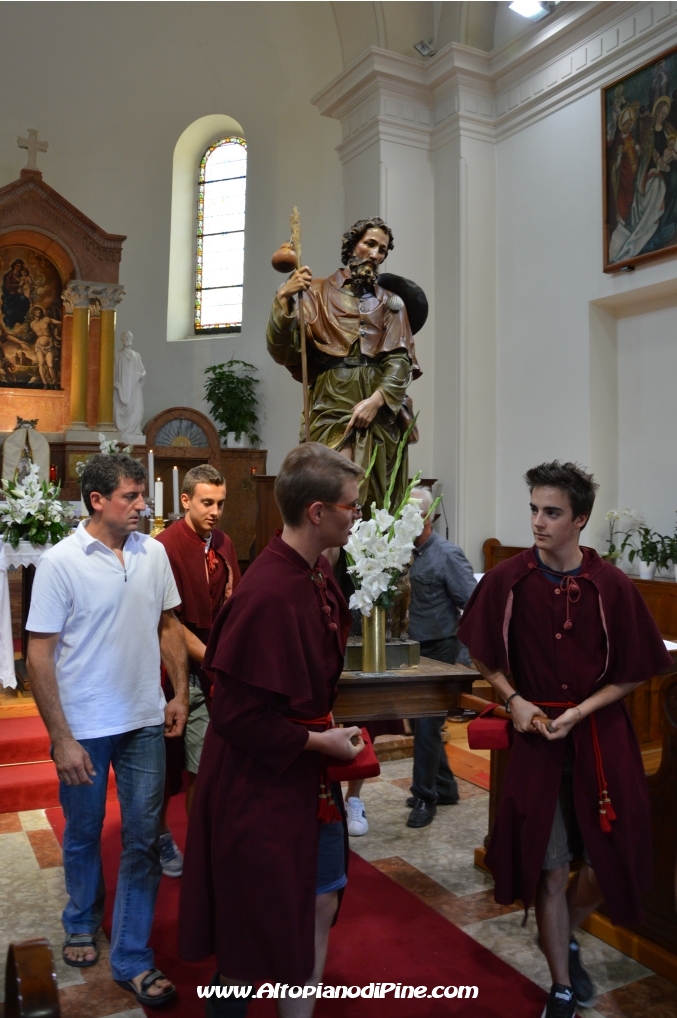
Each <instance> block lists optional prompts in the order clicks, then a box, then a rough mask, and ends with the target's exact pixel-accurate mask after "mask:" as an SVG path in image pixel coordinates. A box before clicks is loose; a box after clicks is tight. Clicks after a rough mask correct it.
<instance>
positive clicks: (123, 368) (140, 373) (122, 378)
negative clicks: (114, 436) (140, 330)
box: [113, 332, 146, 435]
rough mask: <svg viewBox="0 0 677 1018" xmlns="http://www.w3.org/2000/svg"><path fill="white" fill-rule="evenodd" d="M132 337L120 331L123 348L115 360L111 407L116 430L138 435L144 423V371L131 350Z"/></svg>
mask: <svg viewBox="0 0 677 1018" xmlns="http://www.w3.org/2000/svg"><path fill="white" fill-rule="evenodd" d="M133 340H134V336H133V335H132V333H131V332H123V333H122V337H121V340H120V341H121V343H122V349H121V350H119V351H118V355H117V357H116V358H115V388H114V390H113V408H114V414H115V427H116V428H117V429H118V431H121V432H122V434H123V435H140V434H141V425H142V423H143V393H142V392H141V389H142V387H143V383H144V380H145V378H146V369H145V368H144V366H143V362H142V360H141V355H140V354H138V353H137V352H136V350H132V342H133Z"/></svg>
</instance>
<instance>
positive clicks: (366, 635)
mask: <svg viewBox="0 0 677 1018" xmlns="http://www.w3.org/2000/svg"><path fill="white" fill-rule="evenodd" d="M385 670H386V612H385V608H377V607H376V606H373V607H372V609H371V615H363V616H362V671H363V672H384V671H385Z"/></svg>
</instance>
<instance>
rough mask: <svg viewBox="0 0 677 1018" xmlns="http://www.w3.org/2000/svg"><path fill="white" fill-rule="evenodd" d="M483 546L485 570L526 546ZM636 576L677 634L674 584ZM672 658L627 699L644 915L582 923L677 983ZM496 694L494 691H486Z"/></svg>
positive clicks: (676, 730) (498, 756) (498, 776)
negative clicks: (641, 839)
mask: <svg viewBox="0 0 677 1018" xmlns="http://www.w3.org/2000/svg"><path fill="white" fill-rule="evenodd" d="M483 551H484V568H485V572H487V571H488V570H489V569H492V568H493V567H494V566H495V565H497V564H498V563H499V562H502V561H504V560H505V559H507V558H511V557H512V556H513V555H518V554H519V553H520V552H522V551H524V548H520V547H515V546H507V545H502V544H501V543H500V541H498V540H497V539H496V538H490V539H489V540H487V541H485V542H484V547H483ZM632 579H633V582H634V583H635V585H636V586H637V588H638V589H639V591H640V593H641V594H642V597H643V598H644V599H645V601H646V603H647V605H648V607H649V610H650V611H651V614H652V615H653V617H654V618H655V620H656V623H657V625H658V628H659V630H660V631H661V634H662V636H663V637H664V639H667V640H677V583H675V582H674V581H672V580H639V579H636V578H634V577H632ZM673 658H675V660H676V664H675V672H674V673H669V674H668V675H657V676H654V678H652V679H651V680H650V681H649V682H645V683H644V685H642V686H640V687H639V689H636V690H635V691H634V693H631V694H630V696H628V697H627V698H626V703H627V706H628V710H629V712H630V716H631V718H632V722H633V725H634V727H635V731H636V732H637V737H638V739H639V743H640V749H641V751H642V757H643V759H644V765H645V771H646V773H647V781H648V784H649V799H650V803H651V825H652V839H653V885H652V887H651V890H650V891H649V892H648V893H647V894H646V895H645V896H644V899H643V908H644V913H645V919H644V922H643V923H639V924H637V925H635V926H632V927H624V926H614V925H613V923H612V922H611V921H610V919H609V918H608V917H607V915H606V913H605V910H604V908H600V909H599V911H598V912H594V913H593V914H592V915H591V916H590V917H589V918H588V919H587V920H586V922H585V923H583V928H584V929H586V930H588V931H589V932H590V933H593V934H594V935H595V936H596V937H599V939H600V940H604V941H606V942H607V943H608V944H611V945H612V946H613V947H616V948H618V950H620V951H623V952H624V953H625V954H628V955H630V956H631V957H632V958H634V959H635V960H636V961H639V962H640V963H641V964H644V965H646V966H647V967H648V968H651V969H653V970H654V971H655V972H657V973H658V974H659V975H662V976H664V977H665V978H666V979H670V980H671V981H672V982H675V983H677V902H676V883H675V881H676V875H677V874H676V867H677V652H673ZM491 694H493V690H491V691H490V694H488V696H487V698H489V696H490V695H491ZM491 698H492V699H494V697H493V696H491ZM467 706H470V703H469V702H467ZM509 755H510V751H509V750H498V751H497V750H494V751H492V753H491V782H490V784H491V787H490V797H489V833H490V832H491V829H492V827H493V824H494V821H495V818H496V813H497V809H498V802H499V799H500V793H501V786H502V782H503V777H504V775H505V769H506V766H507V763H508V759H509ZM489 833H488V834H487V837H486V838H485V842H484V846H483V847H481V848H478V849H476V850H475V862H476V863H477V864H478V865H480V866H483V860H484V852H485V848H486V844H487V842H488V838H489Z"/></svg>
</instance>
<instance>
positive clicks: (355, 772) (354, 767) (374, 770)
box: [327, 728, 381, 781]
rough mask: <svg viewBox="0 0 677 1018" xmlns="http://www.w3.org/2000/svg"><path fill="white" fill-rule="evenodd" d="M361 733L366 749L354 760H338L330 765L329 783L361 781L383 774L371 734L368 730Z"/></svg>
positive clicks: (328, 772) (328, 769)
mask: <svg viewBox="0 0 677 1018" xmlns="http://www.w3.org/2000/svg"><path fill="white" fill-rule="evenodd" d="M361 732H362V739H363V740H364V749H363V750H361V751H360V752H359V753H358V754H357V756H356V757H355V759H354V760H350V761H348V760H346V761H345V762H342V761H340V760H337V761H336V762H335V763H333V764H329V767H328V768H327V777H328V779H329V781H359V780H360V779H361V778H377V777H378V776H379V774H380V773H381V765H380V763H379V762H378V758H377V756H376V751H375V749H374V745H373V743H372V741H371V739H370V738H369V732H368V731H367V729H366V728H362V729H361ZM328 759H330V760H331V759H332V758H331V757H329V758H328Z"/></svg>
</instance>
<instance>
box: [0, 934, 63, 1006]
mask: <svg viewBox="0 0 677 1018" xmlns="http://www.w3.org/2000/svg"><path fill="white" fill-rule="evenodd" d="M4 1013H5V1018H61V1008H60V1007H59V990H58V987H57V981H56V969H55V967H54V957H53V955H52V949H51V947H50V946H49V941H48V940H45V939H44V938H42V937H41V938H39V939H36V940H22V941H20V942H18V943H14V944H10V945H9V948H8V951H7V970H6V972H5V1012H4Z"/></svg>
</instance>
